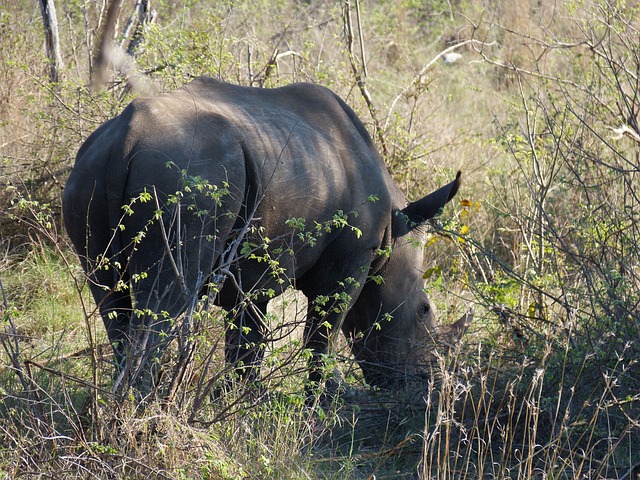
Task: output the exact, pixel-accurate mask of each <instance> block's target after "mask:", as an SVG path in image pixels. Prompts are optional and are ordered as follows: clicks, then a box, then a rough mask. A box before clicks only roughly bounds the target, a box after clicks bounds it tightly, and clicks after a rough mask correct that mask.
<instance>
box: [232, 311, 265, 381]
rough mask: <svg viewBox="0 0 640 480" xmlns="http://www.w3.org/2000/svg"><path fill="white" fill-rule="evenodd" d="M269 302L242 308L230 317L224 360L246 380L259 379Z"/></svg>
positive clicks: (241, 378)
mask: <svg viewBox="0 0 640 480" xmlns="http://www.w3.org/2000/svg"><path fill="white" fill-rule="evenodd" d="M266 313H267V302H260V303H254V304H252V305H249V306H248V307H245V308H242V309H241V311H240V312H238V314H237V315H235V316H234V318H232V319H230V320H229V323H228V325H227V330H226V334H225V360H226V364H227V366H228V367H231V368H233V369H234V372H235V373H236V374H237V375H238V377H239V378H240V380H241V381H242V382H243V383H251V382H253V381H255V380H256V379H257V378H258V375H259V373H260V364H261V363H262V358H263V356H264V338H265V333H266V332H265V326H264V320H263V319H264V316H265V315H266Z"/></svg>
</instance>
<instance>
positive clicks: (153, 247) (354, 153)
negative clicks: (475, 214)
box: [63, 77, 460, 385]
mask: <svg viewBox="0 0 640 480" xmlns="http://www.w3.org/2000/svg"><path fill="white" fill-rule="evenodd" d="M459 185H460V173H458V175H457V177H456V178H455V180H453V181H452V182H451V183H449V184H448V185H446V186H444V187H442V188H440V189H438V190H436V191H435V192H433V193H431V194H430V195H428V196H426V197H424V198H422V199H420V200H417V201H415V202H411V203H410V202H408V201H407V198H406V197H405V195H404V194H403V193H402V192H401V191H400V189H399V188H398V187H397V185H396V184H395V183H394V181H393V180H392V178H391V176H390V175H389V172H388V170H387V167H386V166H385V163H384V161H383V159H382V157H381V156H380V154H379V153H378V151H377V150H376V148H375V146H374V143H373V141H372V140H371V138H370V136H369V135H368V133H367V131H366V128H365V126H364V125H363V123H362V122H361V121H360V120H359V119H358V117H357V116H356V114H355V113H354V112H353V110H352V109H351V108H350V107H349V106H348V105H347V104H346V103H345V102H344V101H343V100H341V99H340V98H339V97H338V96H337V95H336V94H335V93H333V92H332V91H330V90H328V89H327V88H324V87H321V86H318V85H313V84H294V85H289V86H285V87H282V88H274V89H260V88H249V87H241V86H236V85H231V84H228V83H224V82H222V81H219V80H216V79H213V78H206V77H201V78H197V79H195V80H194V81H193V82H191V83H190V84H188V85H186V86H185V87H183V88H181V89H179V90H176V91H173V92H170V93H166V94H162V95H158V96H154V97H152V98H145V99H137V100H134V101H133V102H132V103H131V104H130V105H129V106H127V107H126V108H125V109H124V111H123V112H122V113H121V114H120V115H119V116H117V117H116V118H114V119H112V120H110V121H108V122H106V123H105V124H104V125H102V126H101V127H99V128H98V129H97V130H96V131H95V132H94V133H93V134H91V135H90V136H89V138H88V139H87V141H86V142H85V143H84V144H83V145H82V147H81V148H80V150H79V152H78V155H77V159H76V163H75V167H74V168H73V171H72V172H71V175H70V177H69V180H68V182H67V184H66V187H65V189H64V196H63V213H64V221H65V225H66V228H67V230H68V232H69V235H70V237H71V240H72V242H73V244H74V246H75V249H76V251H77V253H78V255H79V257H80V259H81V262H82V266H83V268H84V270H85V271H86V273H87V275H88V278H89V280H90V287H91V292H92V294H93V296H94V298H95V301H96V302H97V304H98V306H99V309H100V313H101V315H102V318H103V319H104V323H105V326H106V330H107V332H108V336H109V340H110V342H111V343H112V345H113V347H114V351H115V359H116V362H117V364H118V365H119V367H120V369H121V370H126V369H129V370H130V371H131V372H133V371H134V367H133V366H137V370H136V371H137V372H138V374H140V375H141V376H142V377H145V376H146V377H153V374H154V373H153V370H154V367H153V365H155V363H156V362H153V361H152V357H153V356H155V355H158V353H159V352H160V351H161V350H162V348H161V347H162V346H163V345H164V344H165V343H166V342H167V341H168V339H170V338H171V331H172V329H173V328H174V326H175V322H174V319H176V318H178V317H179V316H180V315H181V314H182V313H183V312H185V311H186V310H187V309H189V308H191V307H192V306H193V304H194V302H195V300H196V299H197V298H199V296H200V295H202V294H207V292H208V294H209V295H211V297H212V298H213V299H214V301H215V303H216V304H217V305H220V306H222V307H223V308H224V309H226V310H228V311H231V310H233V311H235V312H236V315H235V320H234V322H235V327H236V328H233V326H232V327H230V328H228V332H227V338H226V359H227V361H228V362H230V363H235V364H236V365H244V367H245V369H246V368H247V366H249V367H254V368H253V369H250V370H252V371H253V372H255V370H256V368H257V366H258V365H259V363H260V361H261V358H262V348H261V344H262V343H263V339H264V337H265V335H266V334H267V332H266V331H265V326H264V322H263V318H262V315H263V314H264V313H265V312H266V308H267V302H268V300H269V298H270V297H272V296H273V295H278V294H280V293H282V292H283V291H284V290H285V289H286V288H288V287H289V286H293V287H294V288H296V289H299V290H301V291H302V292H303V293H304V294H305V295H306V297H307V298H308V299H309V308H308V315H307V319H306V324H305V333H304V337H303V338H304V341H303V342H304V346H305V347H307V348H309V349H310V350H311V351H312V360H311V362H312V365H311V369H310V380H312V381H316V382H317V381H319V380H320V372H319V368H317V367H318V363H319V359H320V358H321V356H322V354H323V353H325V352H326V351H327V347H328V342H329V339H330V337H331V336H332V332H336V331H342V332H343V334H344V335H345V337H346V339H347V342H348V344H349V345H350V347H351V349H352V352H353V354H354V356H355V358H356V360H357V362H358V364H359V365H360V367H361V368H362V371H363V373H364V377H365V379H366V380H367V381H368V382H369V383H371V384H373V385H388V384H389V383H390V381H391V380H395V379H400V378H402V377H404V376H406V375H411V374H416V373H417V374H419V373H421V372H423V369H424V365H423V361H422V360H423V357H424V348H425V346H426V345H428V344H430V342H429V339H430V335H431V333H430V332H431V331H432V329H433V328H434V326H435V324H434V315H433V312H432V308H431V305H430V303H429V300H428V298H427V295H426V293H425V291H424V284H423V282H424V280H423V270H422V269H421V267H422V256H423V252H422V249H421V248H416V243H417V241H418V240H419V239H420V230H419V229H418V230H416V227H418V226H420V225H422V224H423V223H424V222H425V221H427V220H429V219H431V218H433V217H434V216H435V215H437V214H438V213H439V212H440V211H441V210H442V208H443V207H444V205H445V204H446V203H447V202H449V201H450V200H451V199H452V197H453V196H454V195H455V194H456V192H457V191H458V188H459ZM248 298H250V299H251V301H250V302H249V301H248V300H247V299H248ZM237 307H242V308H237ZM134 309H135V310H134ZM240 362H242V363H240Z"/></svg>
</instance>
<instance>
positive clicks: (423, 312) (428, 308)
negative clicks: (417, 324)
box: [418, 302, 431, 318]
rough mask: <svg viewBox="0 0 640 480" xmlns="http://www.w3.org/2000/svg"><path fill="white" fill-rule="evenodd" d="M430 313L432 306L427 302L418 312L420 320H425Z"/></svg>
mask: <svg viewBox="0 0 640 480" xmlns="http://www.w3.org/2000/svg"><path fill="white" fill-rule="evenodd" d="M430 311H431V304H429V303H428V302H426V303H423V304H422V305H420V308H419V310H418V315H419V316H420V318H424V317H426V316H427V315H429V312H430Z"/></svg>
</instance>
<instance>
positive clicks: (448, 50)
mask: <svg viewBox="0 0 640 480" xmlns="http://www.w3.org/2000/svg"><path fill="white" fill-rule="evenodd" d="M469 43H473V44H477V45H481V46H483V47H484V46H491V45H493V44H494V43H495V42H491V43H485V42H482V41H480V40H476V39H474V38H471V39H469V40H465V41H463V42H460V43H456V44H455V45H452V46H450V47H449V48H445V49H444V50H443V51H441V52H440V53H439V54H437V55H436V56H435V57H433V58H432V59H431V60H430V61H429V62H428V63H427V64H426V65H425V66H424V67H422V69H421V70H420V71H419V72H418V73H417V74H416V76H415V77H413V80H411V82H410V83H409V85H407V86H406V87H405V88H404V89H402V91H401V92H400V93H399V94H398V95H397V96H396V98H394V99H393V102H391V106H390V107H389V111H388V112H387V117H386V118H385V120H384V125H383V126H382V128H383V130H386V128H387V126H388V125H389V119H390V118H391V114H392V113H393V110H394V109H395V107H396V104H397V103H398V101H399V100H400V99H401V98H403V97H405V96H406V95H407V93H408V92H409V90H411V88H413V86H414V85H415V84H417V83H418V82H419V81H420V79H421V78H422V76H423V75H424V74H425V73H426V72H427V70H429V69H430V68H431V67H432V66H433V65H434V64H435V63H436V62H437V61H438V60H439V59H441V58H443V57H444V56H445V55H447V54H448V53H451V52H453V51H454V50H457V49H458V48H460V47H462V46H464V45H467V44H469Z"/></svg>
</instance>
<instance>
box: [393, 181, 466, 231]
mask: <svg viewBox="0 0 640 480" xmlns="http://www.w3.org/2000/svg"><path fill="white" fill-rule="evenodd" d="M461 175H462V172H458V174H457V175H456V179H455V180H454V181H453V182H451V183H449V184H447V185H445V186H444V187H441V188H439V189H438V190H436V191H435V192H433V193H430V194H429V195H427V196H426V197H424V198H421V199H420V200H416V201H415V202H412V203H410V204H409V205H408V206H407V207H406V208H404V209H402V210H396V211H395V212H394V216H393V225H392V234H393V237H394V238H398V237H401V236H403V235H406V234H407V233H409V232H410V231H411V230H413V229H414V228H416V227H418V226H420V225H422V224H423V223H424V222H426V221H427V220H430V219H432V218H433V217H435V216H436V215H437V214H438V213H440V211H441V210H442V209H443V208H444V206H445V205H446V204H447V202H449V200H451V199H452V198H453V197H454V196H455V194H456V193H458V189H459V188H460V183H461V181H462V180H461Z"/></svg>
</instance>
